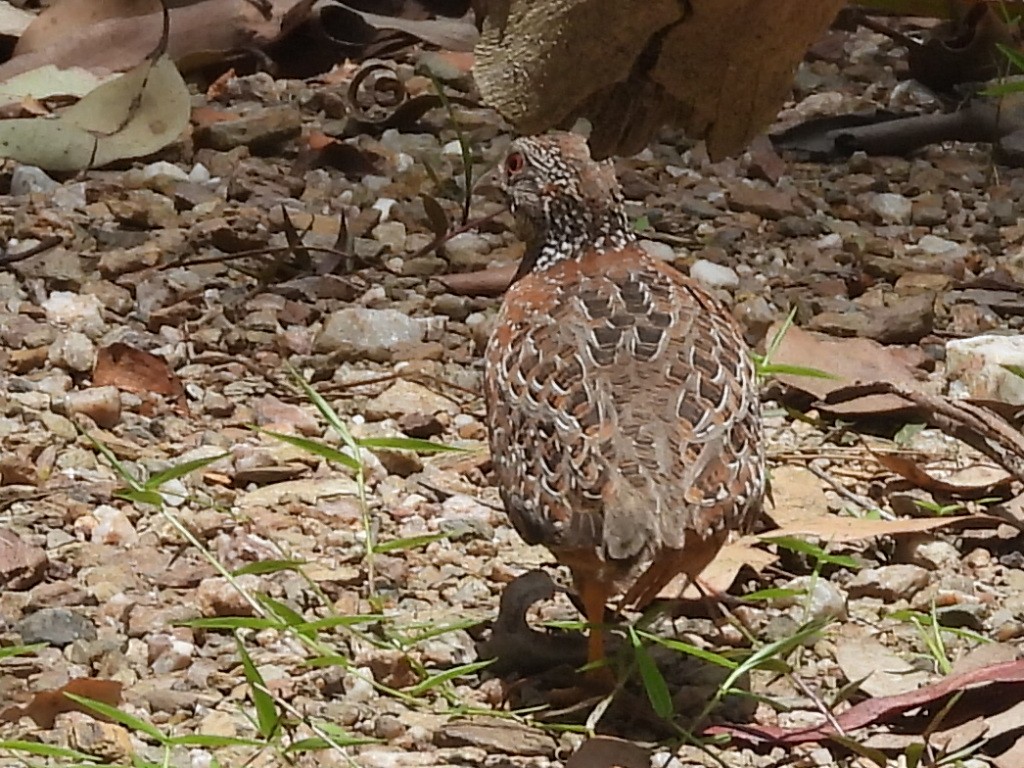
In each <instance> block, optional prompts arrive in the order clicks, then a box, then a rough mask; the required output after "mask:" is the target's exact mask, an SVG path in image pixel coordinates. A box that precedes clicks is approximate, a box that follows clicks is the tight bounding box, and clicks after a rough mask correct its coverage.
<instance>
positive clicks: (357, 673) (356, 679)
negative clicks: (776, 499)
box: [342, 667, 377, 704]
mask: <svg viewBox="0 0 1024 768" xmlns="http://www.w3.org/2000/svg"><path fill="white" fill-rule="evenodd" d="M372 680H373V670H371V669H370V668H369V667H357V668H356V669H354V670H352V672H351V673H350V674H347V675H345V679H344V681H343V682H342V685H344V687H345V699H346V701H348V702H349V703H351V704H363V703H366V702H368V701H371V700H372V699H374V698H375V697H376V695H377V692H376V690H375V689H374V687H373V683H372V682H371V681H372Z"/></svg>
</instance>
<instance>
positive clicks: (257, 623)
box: [175, 616, 285, 631]
mask: <svg viewBox="0 0 1024 768" xmlns="http://www.w3.org/2000/svg"><path fill="white" fill-rule="evenodd" d="M175 625H176V626H179V627H193V628H194V629H229V630H231V631H234V630H237V629H255V630H260V629H284V628H285V627H284V625H283V624H281V621H280V620H279V619H276V618H275V619H271V618H263V617H260V616H213V617H211V618H208V619H184V620H182V621H176V622H175Z"/></svg>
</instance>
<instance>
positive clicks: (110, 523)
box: [91, 504, 139, 546]
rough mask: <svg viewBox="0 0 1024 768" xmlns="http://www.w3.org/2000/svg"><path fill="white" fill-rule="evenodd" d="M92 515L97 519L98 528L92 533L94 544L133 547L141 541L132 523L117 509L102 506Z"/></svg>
mask: <svg viewBox="0 0 1024 768" xmlns="http://www.w3.org/2000/svg"><path fill="white" fill-rule="evenodd" d="M92 515H93V517H95V518H96V527H95V528H93V529H92V532H91V539H92V542H93V544H113V545H115V546H131V545H133V544H135V542H137V541H138V540H139V534H138V533H136V531H135V526H133V525H132V521H131V520H129V519H128V516H127V515H126V514H125V513H124V512H122V511H121V510H120V509H118V508H117V507H112V506H110V505H108V504H101V505H100V506H98V507H96V509H94V510H93V512H92Z"/></svg>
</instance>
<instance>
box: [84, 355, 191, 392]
mask: <svg viewBox="0 0 1024 768" xmlns="http://www.w3.org/2000/svg"><path fill="white" fill-rule="evenodd" d="M92 385H93V386H94V387H105V386H114V387H117V388H118V389H123V390H125V391H126V392H141V393H146V394H155V395H164V396H167V397H172V398H174V399H175V400H176V401H177V402H178V404H179V405H181V406H184V404H185V387H184V385H183V384H182V383H181V379H179V378H178V376H177V374H175V373H174V371H172V370H171V369H170V367H169V366H168V365H167V362H166V361H165V360H164V359H163V358H161V357H157V356H156V355H154V354H152V353H150V352H145V351H144V350H141V349H136V348H135V347H130V346H128V345H127V344H122V343H120V342H117V343H114V344H111V345H110V346H109V347H101V348H100V350H99V351H98V352H97V354H96V365H95V366H94V367H93V369H92Z"/></svg>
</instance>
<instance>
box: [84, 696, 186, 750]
mask: <svg viewBox="0 0 1024 768" xmlns="http://www.w3.org/2000/svg"><path fill="white" fill-rule="evenodd" d="M64 695H65V696H66V697H67V698H69V699H71V700H72V701H74V702H75V703H76V704H81V705H82V706H83V707H85V708H87V709H91V710H93V711H94V712H97V713H99V714H101V715H103V716H104V717H107V718H109V719H110V720H113V721H114V722H115V723H120V724H121V725H123V726H124V727H125V728H128V729H129V730H132V731H136V732H138V733H144V734H146V735H147V736H149V737H150V738H151V739H153V740H154V741H157V742H159V743H160V744H167V739H168V737H167V736H166V735H165V734H164V732H163V731H161V730H160V729H159V728H157V727H156V726H155V725H152V724H151V723H147V722H146V721H145V720H140V719H139V718H137V717H135V716H134V715H129V714H128V713H127V712H123V711H121V710H120V709H118V708H117V707H112V706H110V705H109V704H104V703H103V702H102V701H96V700H95V699H88V698H86V697H85V696H76V695H75V694H73V693H68V692H67V691H65V692H64Z"/></svg>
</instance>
